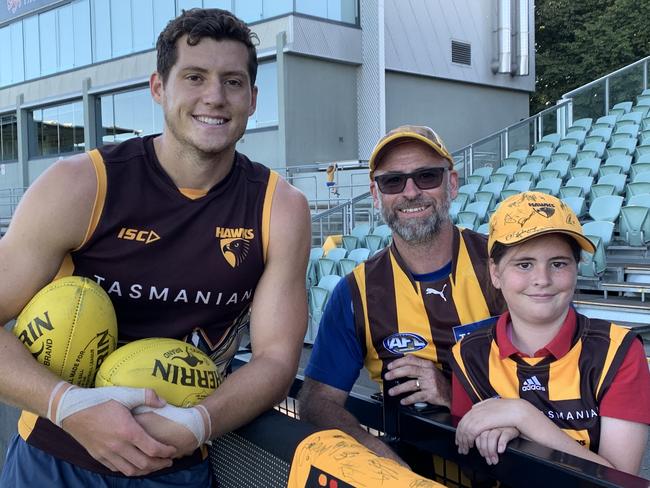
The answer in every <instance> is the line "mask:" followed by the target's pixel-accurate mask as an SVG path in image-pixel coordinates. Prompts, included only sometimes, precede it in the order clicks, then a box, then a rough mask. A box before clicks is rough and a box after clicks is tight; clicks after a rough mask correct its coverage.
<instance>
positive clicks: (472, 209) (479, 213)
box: [458, 202, 489, 228]
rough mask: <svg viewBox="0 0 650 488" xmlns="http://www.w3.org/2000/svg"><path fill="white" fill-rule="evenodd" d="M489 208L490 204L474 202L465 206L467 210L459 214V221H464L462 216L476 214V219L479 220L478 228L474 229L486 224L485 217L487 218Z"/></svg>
mask: <svg viewBox="0 0 650 488" xmlns="http://www.w3.org/2000/svg"><path fill="white" fill-rule="evenodd" d="M488 206H489V202H472V203H470V204H468V205H466V206H465V210H463V211H462V212H460V213H459V214H458V221H459V222H461V220H463V216H462V215H461V214H463V213H465V212H467V213H474V214H476V217H477V218H478V220H477V222H476V226H475V227H473V228H476V227H478V226H479V225H480V224H482V223H483V222H485V217H486V216H487V212H488Z"/></svg>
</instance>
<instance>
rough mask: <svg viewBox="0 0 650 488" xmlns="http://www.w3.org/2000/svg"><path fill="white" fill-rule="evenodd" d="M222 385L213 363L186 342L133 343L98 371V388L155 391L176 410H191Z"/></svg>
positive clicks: (113, 356) (143, 341)
mask: <svg viewBox="0 0 650 488" xmlns="http://www.w3.org/2000/svg"><path fill="white" fill-rule="evenodd" d="M220 384H221V375H220V374H219V371H218V370H217V366H216V365H215V364H214V361H212V359H210V357H208V356H207V355H206V354H204V353H203V352H202V351H201V350H200V349H197V348H196V347H194V346H192V345H190V344H187V343H185V342H183V341H179V340H176V339H169V338H161V337H155V338H151V339H140V340H137V341H133V342H130V343H129V344H126V345H124V346H122V347H120V348H118V349H117V350H116V351H115V352H113V353H112V354H111V355H110V356H108V357H107V358H106V360H105V361H104V362H103V364H102V366H101V367H100V368H99V371H98V373H97V377H96V378H95V386H131V387H135V388H152V389H154V390H155V391H156V393H157V394H158V395H159V396H160V397H162V398H164V399H165V400H167V402H169V403H170V404H172V405H176V406H177V407H191V406H192V405H196V404H197V403H199V402H200V401H201V400H203V399H204V398H205V397H207V396H208V395H210V394H211V393H212V392H213V391H214V390H216V389H217V387H218V386H219V385H220Z"/></svg>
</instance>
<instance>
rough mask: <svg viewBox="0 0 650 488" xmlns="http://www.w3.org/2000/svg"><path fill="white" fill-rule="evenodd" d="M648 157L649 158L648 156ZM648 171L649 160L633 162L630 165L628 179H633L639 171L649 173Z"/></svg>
mask: <svg viewBox="0 0 650 488" xmlns="http://www.w3.org/2000/svg"><path fill="white" fill-rule="evenodd" d="M649 159H650V158H649ZM649 172H650V162H648V163H634V164H633V165H631V166H630V171H629V174H630V180H631V181H634V178H636V176H637V175H638V174H639V173H649Z"/></svg>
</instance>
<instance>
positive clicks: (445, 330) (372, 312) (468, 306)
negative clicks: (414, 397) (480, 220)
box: [346, 227, 504, 382]
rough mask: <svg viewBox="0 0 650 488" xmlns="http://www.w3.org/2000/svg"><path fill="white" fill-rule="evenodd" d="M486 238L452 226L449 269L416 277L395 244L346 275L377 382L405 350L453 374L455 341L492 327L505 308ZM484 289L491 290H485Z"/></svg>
mask: <svg viewBox="0 0 650 488" xmlns="http://www.w3.org/2000/svg"><path fill="white" fill-rule="evenodd" d="M486 241H487V238H486V237H485V236H483V235H481V234H478V233H476V232H472V231H470V230H467V229H464V230H460V229H459V228H457V227H454V235H453V245H452V262H451V273H450V274H449V275H448V276H446V277H444V278H442V279H440V280H438V281H435V282H426V281H415V280H414V279H413V276H412V274H411V273H410V272H409V271H408V268H407V267H406V265H405V264H404V263H403V261H402V259H401V257H400V256H399V253H398V252H397V249H396V248H395V245H392V246H390V247H389V248H386V249H384V250H383V251H381V252H380V253H378V254H376V255H375V256H373V257H372V258H371V259H369V260H368V261H366V262H365V263H362V264H360V265H359V266H357V267H356V268H355V269H354V271H353V272H352V273H350V274H349V275H348V276H347V278H346V279H347V280H348V285H349V287H350V293H351V295H352V303H353V307H354V320H355V328H356V332H357V336H358V339H359V344H360V345H361V348H362V352H363V355H364V358H365V359H364V364H365V366H366V368H367V369H368V371H369V373H370V377H371V378H372V379H373V380H375V381H378V382H379V381H381V372H382V370H383V369H384V368H385V366H386V365H387V363H389V362H390V361H392V360H394V359H396V358H398V357H401V356H403V355H404V354H409V353H412V354H415V355H417V356H419V357H423V358H425V359H429V360H431V361H433V362H434V363H436V366H438V367H439V368H441V369H442V371H443V373H445V375H446V376H447V377H450V376H451V369H450V366H449V360H450V351H451V347H452V345H453V344H454V343H455V342H456V341H457V340H459V339H460V338H461V337H463V336H464V335H466V334H469V333H470V332H472V331H473V330H476V329H479V328H481V327H486V326H488V325H491V324H492V323H493V322H494V321H496V318H497V316H498V315H499V314H500V313H501V311H502V310H503V308H504V303H503V299H502V298H501V295H500V293H498V292H496V290H494V289H492V287H491V286H490V285H488V284H489V283H491V282H490V278H489V276H488V265H487V242H486ZM486 290H490V291H488V292H486Z"/></svg>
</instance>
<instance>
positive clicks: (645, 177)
mask: <svg viewBox="0 0 650 488" xmlns="http://www.w3.org/2000/svg"><path fill="white" fill-rule="evenodd" d="M649 182H650V174H649V173H648V172H647V171H644V172H642V173H639V174H638V175H636V176H635V177H634V179H633V180H632V183H649Z"/></svg>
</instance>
